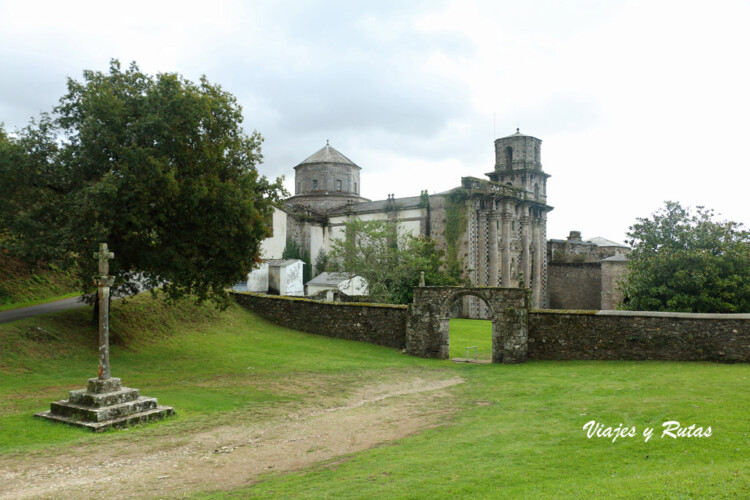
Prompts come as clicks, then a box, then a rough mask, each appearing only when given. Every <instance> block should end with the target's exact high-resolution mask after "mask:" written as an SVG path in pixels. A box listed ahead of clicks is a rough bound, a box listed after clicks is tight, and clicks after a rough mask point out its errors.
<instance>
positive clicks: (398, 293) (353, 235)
mask: <svg viewBox="0 0 750 500" xmlns="http://www.w3.org/2000/svg"><path fill="white" fill-rule="evenodd" d="M345 227H346V233H345V234H346V237H345V238H342V239H336V240H334V241H333V242H332V248H331V252H330V254H329V255H328V261H327V268H328V269H329V270H334V271H345V272H349V273H354V274H356V275H359V276H362V277H363V278H365V279H366V280H367V282H368V286H369V293H370V300H372V301H373V302H384V303H390V304H408V303H409V302H411V301H412V298H413V296H414V292H413V290H414V287H416V286H418V285H419V278H420V274H421V273H422V272H424V273H425V284H426V285H428V286H441V285H457V284H458V283H459V278H458V276H455V275H452V274H450V273H448V272H446V271H445V268H446V266H445V261H444V252H443V251H442V250H440V249H439V248H438V247H437V245H436V243H435V241H434V240H432V239H431V238H427V237H423V236H413V235H412V234H411V233H405V234H402V235H398V234H397V230H396V224H395V223H394V222H392V221H362V220H359V219H354V220H352V221H350V222H347V223H346V226H345Z"/></svg>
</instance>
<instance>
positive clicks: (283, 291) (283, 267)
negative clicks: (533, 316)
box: [266, 259, 305, 296]
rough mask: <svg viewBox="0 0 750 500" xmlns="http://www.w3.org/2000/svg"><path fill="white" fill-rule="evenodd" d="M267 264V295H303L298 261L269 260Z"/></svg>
mask: <svg viewBox="0 0 750 500" xmlns="http://www.w3.org/2000/svg"><path fill="white" fill-rule="evenodd" d="M266 262H267V263H268V293H269V294H271V295H293V296H294V295H305V287H304V284H303V283H302V268H303V266H304V265H305V263H304V262H302V261H301V260H299V259H270V260H267V261H266Z"/></svg>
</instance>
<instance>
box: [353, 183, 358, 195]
mask: <svg viewBox="0 0 750 500" xmlns="http://www.w3.org/2000/svg"><path fill="white" fill-rule="evenodd" d="M358 193H359V192H358V191H357V183H356V182H355V183H354V194H358Z"/></svg>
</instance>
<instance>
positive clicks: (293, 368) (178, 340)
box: [0, 298, 750, 498]
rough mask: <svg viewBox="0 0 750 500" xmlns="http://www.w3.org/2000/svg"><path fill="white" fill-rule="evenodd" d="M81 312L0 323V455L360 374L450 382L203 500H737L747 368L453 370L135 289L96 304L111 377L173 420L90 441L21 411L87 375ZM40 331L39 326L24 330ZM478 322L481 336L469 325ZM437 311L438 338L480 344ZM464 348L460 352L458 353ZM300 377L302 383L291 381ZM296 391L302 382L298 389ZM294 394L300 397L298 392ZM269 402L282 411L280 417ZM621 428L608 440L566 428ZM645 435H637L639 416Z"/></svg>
mask: <svg viewBox="0 0 750 500" xmlns="http://www.w3.org/2000/svg"><path fill="white" fill-rule="evenodd" d="M89 315H90V311H88V310H87V309H84V310H77V311H69V312H66V313H62V314H57V315H50V316H45V317H40V318H32V319H29V320H23V321H19V322H14V323H10V324H6V325H0V377H2V382H0V400H2V401H4V404H3V406H2V407H0V454H4V455H6V456H16V454H17V455H18V456H19V458H21V457H25V456H28V455H29V454H32V455H33V454H34V453H46V452H48V450H51V449H53V448H59V447H77V446H79V445H81V444H85V443H91V442H101V441H102V440H104V441H105V442H106V440H137V439H149V440H153V439H158V437H159V436H164V435H184V434H185V433H189V432H191V431H193V430H196V429H205V428H207V427H208V426H210V425H215V424H213V423H212V421H213V420H212V419H217V421H218V422H219V423H221V422H222V419H224V420H223V421H225V422H226V421H232V422H235V421H237V419H238V418H247V419H260V418H264V415H268V414H271V413H273V412H278V411H286V409H291V408H294V407H295V405H296V406H299V405H310V404H315V401H316V400H317V398H319V397H321V396H324V397H329V398H332V397H336V395H338V394H341V393H345V392H346V391H347V390H349V389H351V388H352V387H356V386H357V385H360V386H361V385H362V384H364V383H365V381H372V380H374V379H375V380H377V379H383V378H387V377H398V376H399V374H409V375H414V374H415V373H417V374H420V373H424V374H425V375H426V374H428V373H429V372H433V371H441V372H445V374H446V375H452V374H455V375H459V376H461V377H463V378H464V379H465V383H463V384H460V385H458V386H455V387H453V388H452V389H451V390H452V391H453V396H454V403H453V405H454V406H456V411H455V412H454V413H453V416H452V417H450V419H449V421H448V422H447V423H446V425H443V426H442V427H438V428H433V429H429V430H426V431H424V432H422V433H420V434H418V435H415V436H412V437H410V438H406V439H402V440H400V441H398V442H396V443H391V444H390V445H384V446H380V447H377V448H374V449H371V450H368V451H365V452H361V453H357V454H354V455H351V456H348V457H344V458H343V459H341V457H339V459H338V460H335V461H332V462H330V463H323V464H319V465H318V466H315V467H312V468H308V469H305V470H302V471H299V472H295V473H290V474H280V473H270V474H268V475H266V476H261V478H260V481H259V482H258V483H256V484H254V485H252V486H249V487H246V488H242V489H239V490H237V491H233V492H221V493H215V494H208V495H201V496H209V497H216V498H246V497H261V498H278V497H282V498H446V497H457V498H609V497H615V498H746V497H748V496H750V472H749V471H750V458H748V457H749V456H750V455H749V454H748V445H749V444H750V417H748V415H750V366H748V365H747V364H736V365H719V364H710V363H670V362H596V361H590V362H589V361H580V362H530V363H526V364H523V365H466V364H452V363H450V362H448V361H438V360H423V359H418V358H413V357H409V356H405V355H402V354H400V352H399V351H397V350H394V349H387V348H382V347H378V346H373V345H369V344H364V343H357V342H349V341H344V340H338V339H329V338H325V337H319V336H314V335H308V334H303V333H299V332H294V331H291V330H287V329H284V328H280V327H278V326H275V325H272V324H269V323H268V322H265V321H263V320H261V319H259V318H258V317H256V316H254V315H252V314H250V313H247V312H246V311H243V310H240V309H239V308H236V307H233V308H231V309H230V310H228V311H226V312H224V313H218V312H216V311H215V310H213V309H211V308H210V307H207V306H201V307H197V306H194V305H190V304H187V303H181V304H178V305H177V306H176V307H174V308H171V309H167V308H164V307H162V306H160V305H159V304H157V303H154V302H153V301H150V300H148V299H146V298H139V299H137V300H136V301H134V302H131V303H130V304H127V305H125V306H123V305H121V304H116V305H114V306H113V319H112V328H113V332H114V337H115V339H116V340H117V341H118V343H119V344H118V345H116V346H114V347H113V352H112V360H113V373H114V374H116V376H119V377H122V378H123V380H124V381H125V382H127V384H128V385H131V386H134V387H138V388H140V389H141V390H142V392H143V393H144V394H147V395H151V396H156V397H158V398H159V399H160V402H161V403H162V404H169V405H173V406H175V407H176V408H177V410H178V416H177V417H175V418H172V419H168V420H166V421H164V422H161V423H158V424H156V425H153V426H152V425H149V426H139V427H136V428H134V429H132V430H131V431H130V432H127V433H123V432H111V433H106V434H105V435H103V436H100V435H94V434H91V433H90V432H88V431H83V430H80V429H75V428H69V427H65V426H60V425H56V424H53V423H50V422H46V421H42V420H38V419H33V418H31V414H32V413H34V412H36V411H40V410H43V409H45V408H46V407H48V405H49V403H50V402H51V401H53V400H55V399H60V398H63V397H65V396H66V393H67V391H68V390H70V389H74V388H78V387H81V386H82V384H83V382H84V381H85V379H86V378H88V377H90V376H93V375H94V374H95V371H96V364H97V361H96V354H95V352H96V351H95V349H96V345H95V344H96V332H95V331H94V330H93V329H91V328H90V327H87V326H85V325H87V324H88V320H89ZM39 328H41V330H39ZM483 331H484V333H483ZM489 336H490V335H489V333H488V332H487V328H486V325H484V326H483V324H482V323H471V322H464V321H454V322H453V323H452V324H451V345H452V346H453V347H455V348H457V349H460V346H461V343H467V344H470V345H475V344H479V343H480V341H482V342H484V345H485V349H486V350H488V346H489V338H488V337H489ZM464 355H465V350H464ZM301 384H302V385H301ZM304 384H308V385H306V386H305V385H304ZM300 389H303V390H300ZM279 409H281V410H279ZM590 420H597V421H598V422H602V423H604V424H605V425H606V426H617V425H619V424H621V423H622V424H624V425H629V426H635V427H636V428H637V430H638V435H637V436H636V437H634V438H620V439H618V440H617V441H616V442H614V443H613V442H612V440H611V439H607V438H596V437H594V438H591V439H588V438H587V437H586V433H585V432H584V430H583V425H584V424H585V423H586V422H588V421H590ZM668 420H677V421H680V422H682V423H684V424H687V425H689V424H693V423H695V424H698V425H702V426H711V427H712V430H713V435H712V436H711V437H710V438H681V439H676V440H674V439H670V438H660V432H661V426H662V423H663V422H665V421H668ZM647 426H648V427H653V428H656V431H655V435H654V437H653V438H652V439H651V440H650V441H649V442H644V439H643V438H642V436H641V434H640V433H641V432H642V431H643V429H644V428H645V427H647Z"/></svg>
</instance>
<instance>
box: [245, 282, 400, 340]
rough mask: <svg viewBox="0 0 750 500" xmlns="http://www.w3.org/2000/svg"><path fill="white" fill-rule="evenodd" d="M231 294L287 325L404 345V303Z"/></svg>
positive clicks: (276, 321)
mask: <svg viewBox="0 0 750 500" xmlns="http://www.w3.org/2000/svg"><path fill="white" fill-rule="evenodd" d="M231 295H232V296H233V297H234V300H235V301H236V302H237V303H238V304H239V305H240V306H242V307H244V308H245V309H249V310H250V311H253V312H255V313H257V314H258V315H259V316H261V317H263V318H265V319H267V320H269V321H272V322H274V323H276V324H278V325H281V326H285V327H287V328H292V329H294V330H299V331H302V332H308V333H315V334H318V335H325V336H326V337H335V338H340V339H347V340H359V341H363V342H370V343H372V344H378V345H382V346H386V347H394V348H397V349H402V348H404V346H405V345H406V316H407V309H408V308H407V306H403V305H388V304H363V303H342V302H320V301H316V300H309V299H303V298H299V297H280V296H273V295H264V294H257V293H249V292H231Z"/></svg>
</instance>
